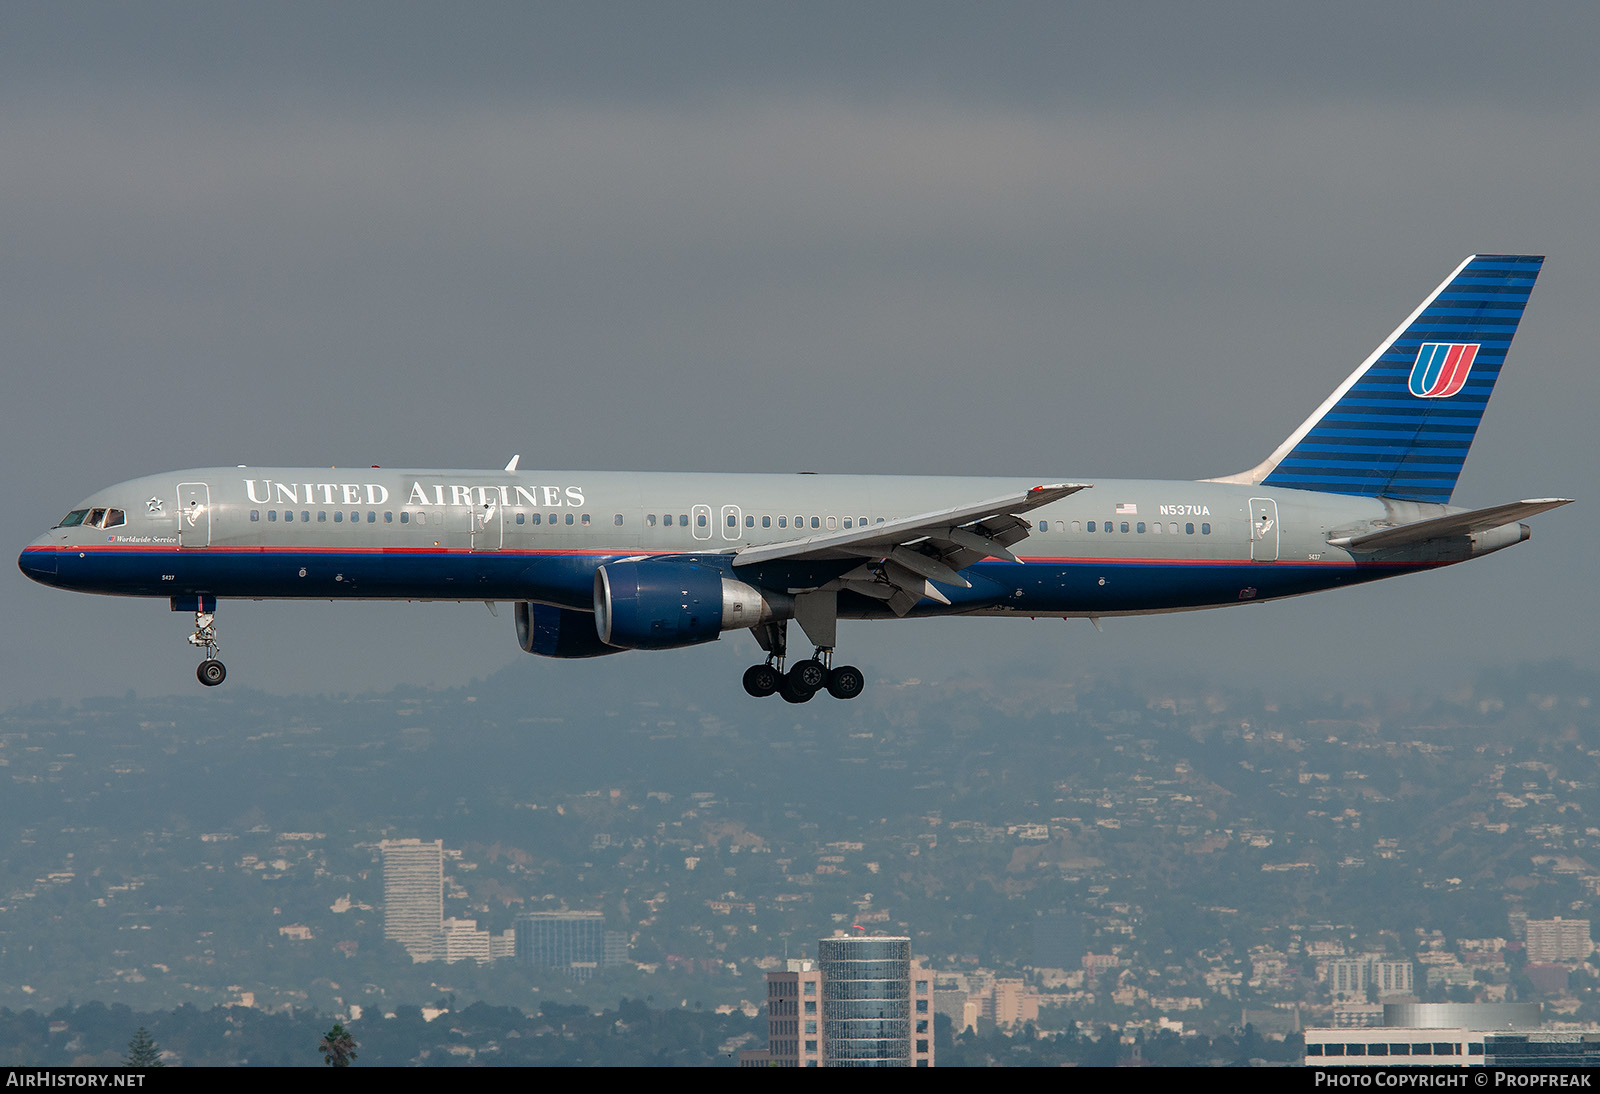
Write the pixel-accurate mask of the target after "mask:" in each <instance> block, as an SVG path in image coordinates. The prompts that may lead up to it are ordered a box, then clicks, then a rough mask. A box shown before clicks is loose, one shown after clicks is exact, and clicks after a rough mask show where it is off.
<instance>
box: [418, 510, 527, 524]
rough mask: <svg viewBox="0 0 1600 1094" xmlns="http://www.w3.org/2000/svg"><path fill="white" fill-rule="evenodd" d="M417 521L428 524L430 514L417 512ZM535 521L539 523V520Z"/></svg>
mask: <svg viewBox="0 0 1600 1094" xmlns="http://www.w3.org/2000/svg"><path fill="white" fill-rule="evenodd" d="M417 523H418V524H427V523H428V514H427V513H422V512H419V513H418V514H417ZM535 523H537V521H536V522H535Z"/></svg>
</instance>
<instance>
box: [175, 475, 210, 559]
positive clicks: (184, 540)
mask: <svg viewBox="0 0 1600 1094" xmlns="http://www.w3.org/2000/svg"><path fill="white" fill-rule="evenodd" d="M178 546H179V547H209V546H211V487H210V486H208V485H206V484H205V483H203V482H180V483H179V484H178Z"/></svg>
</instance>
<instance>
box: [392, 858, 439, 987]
mask: <svg viewBox="0 0 1600 1094" xmlns="http://www.w3.org/2000/svg"><path fill="white" fill-rule="evenodd" d="M378 846H379V849H380V850H381V851H382V852H383V937H384V938H387V939H391V940H393V941H395V942H398V943H400V945H402V946H404V947H405V948H406V952H407V953H409V954H410V955H411V959H412V960H413V961H431V960H433V956H434V944H435V941H436V938H437V936H438V934H439V930H440V928H441V927H442V926H443V925H444V841H443V840H434V841H433V842H432V843H424V842H423V841H422V840H416V839H401V840H384V841H383V842H382V843H381V844H379V845H378Z"/></svg>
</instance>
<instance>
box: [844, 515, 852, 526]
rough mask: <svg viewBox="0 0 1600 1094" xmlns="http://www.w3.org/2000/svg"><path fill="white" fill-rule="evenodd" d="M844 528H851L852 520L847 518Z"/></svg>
mask: <svg viewBox="0 0 1600 1094" xmlns="http://www.w3.org/2000/svg"><path fill="white" fill-rule="evenodd" d="M844 526H845V527H846V528H849V527H850V526H851V525H850V518H849V517H845V518H844Z"/></svg>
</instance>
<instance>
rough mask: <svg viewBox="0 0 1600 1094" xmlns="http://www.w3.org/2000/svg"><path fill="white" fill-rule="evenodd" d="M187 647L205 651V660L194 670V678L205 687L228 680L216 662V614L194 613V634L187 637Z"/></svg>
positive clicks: (217, 648)
mask: <svg viewBox="0 0 1600 1094" xmlns="http://www.w3.org/2000/svg"><path fill="white" fill-rule="evenodd" d="M189 645H191V646H198V647H199V648H201V649H203V650H205V653H206V659H205V660H204V661H202V662H200V667H199V668H197V669H195V670H194V674H195V677H196V678H197V679H198V680H199V681H200V682H201V683H202V684H204V685H205V686H206V687H208V688H214V687H216V686H217V685H218V684H220V683H222V682H223V681H224V680H226V679H227V678H228V670H227V668H226V667H224V666H223V664H222V662H221V661H218V660H217V653H218V652H219V649H220V648H219V647H218V645H217V626H216V614H215V613H214V612H206V611H197V612H195V613H194V633H193V634H191V635H190V636H189Z"/></svg>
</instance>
